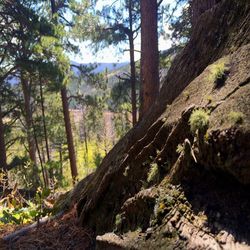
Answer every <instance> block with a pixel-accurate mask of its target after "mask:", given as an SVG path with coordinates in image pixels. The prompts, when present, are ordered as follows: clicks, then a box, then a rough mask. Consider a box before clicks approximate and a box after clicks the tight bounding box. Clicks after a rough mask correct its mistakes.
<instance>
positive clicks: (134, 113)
mask: <svg viewBox="0 0 250 250" xmlns="http://www.w3.org/2000/svg"><path fill="white" fill-rule="evenodd" d="M129 29H130V33H129V51H130V75H131V78H130V81H131V100H132V123H133V126H135V124H136V122H137V107H136V71H135V55H134V53H135V49H134V37H133V32H132V30H133V19H132V1H131V0H130V1H129Z"/></svg>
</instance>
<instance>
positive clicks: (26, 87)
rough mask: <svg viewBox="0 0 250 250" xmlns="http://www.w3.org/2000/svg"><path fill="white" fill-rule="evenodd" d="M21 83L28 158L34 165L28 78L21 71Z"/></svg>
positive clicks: (34, 153) (34, 149) (34, 154)
mask: <svg viewBox="0 0 250 250" xmlns="http://www.w3.org/2000/svg"><path fill="white" fill-rule="evenodd" d="M21 84H22V89H23V97H24V112H25V114H24V116H25V122H26V130H27V140H28V149H29V156H30V160H31V161H32V162H33V163H34V165H36V163H37V162H36V145H35V140H34V136H33V133H32V110H31V103H30V90H29V84H28V80H27V78H26V76H25V74H24V73H23V72H22V73H21Z"/></svg>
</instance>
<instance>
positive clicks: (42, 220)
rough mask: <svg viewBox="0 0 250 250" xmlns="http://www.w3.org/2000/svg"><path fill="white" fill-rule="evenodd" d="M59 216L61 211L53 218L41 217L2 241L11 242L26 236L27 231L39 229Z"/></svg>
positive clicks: (61, 213)
mask: <svg viewBox="0 0 250 250" xmlns="http://www.w3.org/2000/svg"><path fill="white" fill-rule="evenodd" d="M61 215H63V211H61V212H59V213H58V214H56V215H54V216H51V217H48V216H46V217H43V218H41V219H39V220H38V221H37V222H34V223H33V224H31V225H28V226H27V227H24V228H22V229H20V230H17V231H15V232H13V233H11V234H8V235H6V236H4V237H3V240H4V241H7V242H8V241H12V240H15V238H17V237H20V236H24V235H25V234H27V233H28V232H29V231H31V230H32V229H34V228H36V227H39V226H41V225H43V224H45V223H47V222H49V221H51V220H54V219H57V218H58V217H60V216H61Z"/></svg>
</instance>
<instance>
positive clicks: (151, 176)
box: [147, 163, 159, 182]
mask: <svg viewBox="0 0 250 250" xmlns="http://www.w3.org/2000/svg"><path fill="white" fill-rule="evenodd" d="M158 176H159V168H158V165H157V164H156V163H152V164H151V166H150V170H149V172H148V178H147V181H148V182H152V181H154V180H156V178H158Z"/></svg>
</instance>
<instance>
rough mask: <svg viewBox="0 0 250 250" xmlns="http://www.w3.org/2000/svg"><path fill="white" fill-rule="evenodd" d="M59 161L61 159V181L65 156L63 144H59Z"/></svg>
mask: <svg viewBox="0 0 250 250" xmlns="http://www.w3.org/2000/svg"><path fill="white" fill-rule="evenodd" d="M59 161H60V181H61V182H62V179H63V156H62V144H60V146H59Z"/></svg>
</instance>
